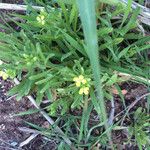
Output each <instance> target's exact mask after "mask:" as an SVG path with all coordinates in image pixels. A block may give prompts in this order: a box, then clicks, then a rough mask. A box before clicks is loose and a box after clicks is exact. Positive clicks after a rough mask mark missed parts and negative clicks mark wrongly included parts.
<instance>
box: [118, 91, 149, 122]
mask: <svg viewBox="0 0 150 150" xmlns="http://www.w3.org/2000/svg"><path fill="white" fill-rule="evenodd" d="M149 95H150V93H146V94H144V95H142V96H141V97H139V98H138V99H136V100H135V101H134V102H133V103H132V104H131V105H129V107H128V109H127V111H126V114H125V115H124V116H123V118H122V121H121V125H123V122H124V120H125V118H126V116H127V114H128V112H129V111H130V110H131V109H132V108H133V107H134V106H135V105H136V104H137V103H138V102H139V101H140V100H141V99H142V98H144V97H146V96H149Z"/></svg>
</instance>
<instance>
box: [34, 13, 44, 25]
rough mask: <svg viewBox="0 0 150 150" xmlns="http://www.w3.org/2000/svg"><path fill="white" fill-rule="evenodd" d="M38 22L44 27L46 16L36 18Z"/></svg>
mask: <svg viewBox="0 0 150 150" xmlns="http://www.w3.org/2000/svg"><path fill="white" fill-rule="evenodd" d="M36 20H37V21H38V22H39V23H41V24H42V25H44V24H45V16H44V15H39V16H37V17H36Z"/></svg>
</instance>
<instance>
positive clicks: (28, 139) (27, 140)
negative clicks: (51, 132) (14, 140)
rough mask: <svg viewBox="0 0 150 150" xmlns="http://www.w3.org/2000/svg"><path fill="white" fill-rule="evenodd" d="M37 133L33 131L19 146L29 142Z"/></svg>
mask: <svg viewBox="0 0 150 150" xmlns="http://www.w3.org/2000/svg"><path fill="white" fill-rule="evenodd" d="M37 135H38V134H37V133H33V134H32V135H31V136H30V137H28V138H27V139H26V140H25V141H23V142H21V143H20V145H19V147H23V146H25V145H27V144H28V143H30V142H31V141H32V140H33V139H34V138H36V137H37Z"/></svg>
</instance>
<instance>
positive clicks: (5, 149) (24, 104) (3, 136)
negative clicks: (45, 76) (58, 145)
mask: <svg viewBox="0 0 150 150" xmlns="http://www.w3.org/2000/svg"><path fill="white" fill-rule="evenodd" d="M12 86H13V84H12V82H11V81H9V80H7V81H3V80H2V79H1V78H0V150H9V149H11V148H14V149H19V150H42V149H44V150H52V149H54V148H55V142H54V141H48V140H45V139H44V138H43V137H42V136H38V137H36V138H35V139H34V140H33V141H31V143H29V144H28V145H26V146H24V147H23V148H19V144H20V143H21V142H23V141H24V140H25V139H27V138H28V137H29V136H30V134H29V133H25V132H21V131H20V130H19V129H18V128H19V127H28V128H31V127H29V126H28V125H27V124H26V123H25V121H28V122H32V123H34V124H36V125H39V126H42V125H44V124H45V122H46V121H45V119H44V118H43V117H41V116H40V115H39V114H32V115H28V116H22V117H21V116H17V117H16V116H14V115H15V114H18V113H19V112H24V111H27V110H29V109H33V107H32V105H31V103H30V102H29V101H28V100H27V99H25V98H24V99H22V100H21V101H16V99H15V98H9V97H8V96H7V95H6V93H7V91H8V90H9V89H10V88H11V87H12ZM35 145H36V147H35Z"/></svg>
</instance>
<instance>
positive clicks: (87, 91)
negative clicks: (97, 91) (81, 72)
mask: <svg viewBox="0 0 150 150" xmlns="http://www.w3.org/2000/svg"><path fill="white" fill-rule="evenodd" d="M89 90H90V89H89V87H85V88H84V94H85V95H88V94H89Z"/></svg>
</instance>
